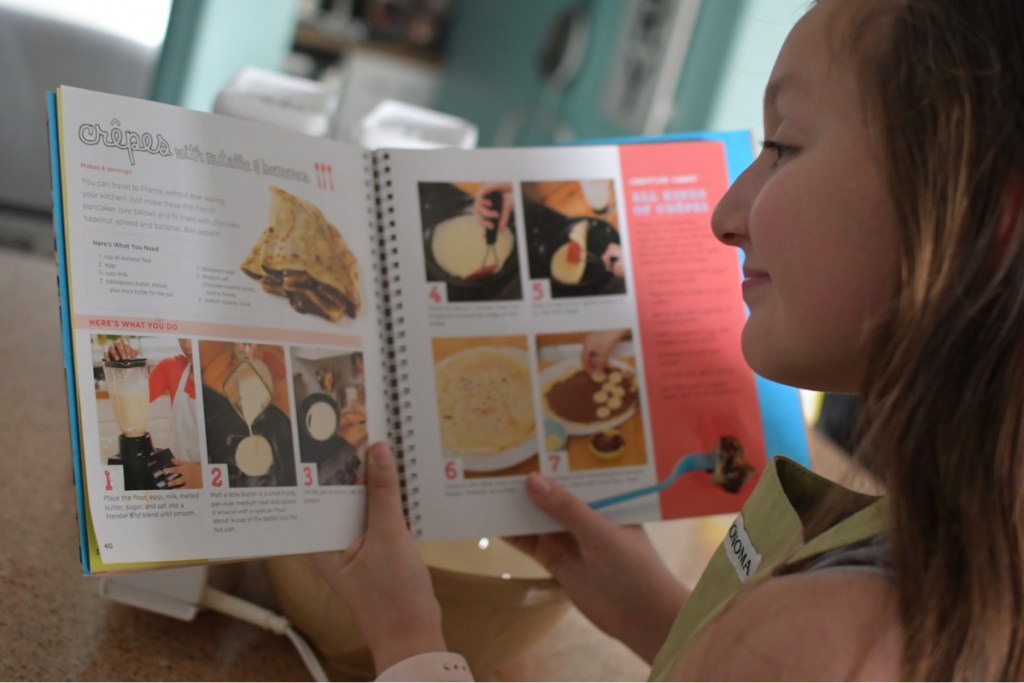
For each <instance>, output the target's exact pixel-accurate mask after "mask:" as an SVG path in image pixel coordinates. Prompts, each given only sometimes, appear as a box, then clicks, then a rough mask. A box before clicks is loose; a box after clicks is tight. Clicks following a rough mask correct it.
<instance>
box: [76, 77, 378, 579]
mask: <svg viewBox="0 0 1024 683" xmlns="http://www.w3.org/2000/svg"><path fill="white" fill-rule="evenodd" d="M58 96H59V124H60V125H59V137H60V145H61V146H60V151H61V161H62V169H63V173H62V194H63V204H64V214H63V218H64V221H63V227H64V235H63V239H64V246H65V248H66V260H67V269H68V281H69V283H70V287H69V289H70V291H69V298H70V323H71V338H72V346H73V359H74V370H75V379H76V382H77V386H78V396H77V407H78V411H79V434H78V435H77V436H78V437H79V438H80V441H81V466H82V472H83V480H84V483H85V486H86V488H87V491H88V513H89V516H90V518H91V521H92V524H93V527H94V529H95V537H96V538H95V541H96V546H97V547H96V552H98V555H97V557H96V559H97V560H101V561H102V563H104V564H109V563H126V562H138V561H147V562H151V561H170V560H184V559H223V558H230V557H244V556H253V555H270V554H285V553H299V552H308V551H313V550H323V549H329V548H339V547H344V546H345V545H346V544H347V543H348V542H350V541H351V540H352V539H354V538H355V537H356V536H357V535H358V534H359V533H360V532H361V531H362V527H363V504H364V489H363V486H362V484H363V481H364V462H365V457H366V449H367V445H368V443H370V442H371V441H372V440H374V439H381V438H386V420H385V406H384V399H383V396H384V393H385V392H384V381H383V378H382V362H383V354H382V351H381V343H380V335H381V329H382V328H381V325H380V323H379V304H378V298H377V297H378V294H377V290H376V287H375V279H376V278H377V272H376V255H375V248H376V240H375V236H374V229H373V227H372V224H371V215H370V210H371V206H372V202H371V201H370V198H369V196H368V191H367V190H368V181H367V175H366V173H365V166H366V159H365V157H364V154H363V152H362V150H360V149H358V148H355V147H351V146H347V145H343V144H340V143H334V142H331V141H327V140H323V139H316V138H310V137H306V136H302V135H298V134H294V133H291V132H288V131H285V130H282V129H278V128H274V127H270V126H264V125H260V124H255V123H251V122H246V121H240V120H236V119H231V118H227V117H222V116H215V115H210V114H202V113H197V112H192V111H188V110H184V109H180V108H176V107H170V106H165V105H161V104H156V103H151V102H144V101H141V100H134V99H128V98H122V97H116V96H111V95H103V94H99V93H93V92H89V91H84V90H78V89H74V88H67V87H65V88H62V89H61V90H60V91H59V93H58ZM112 359H113V360H112Z"/></svg>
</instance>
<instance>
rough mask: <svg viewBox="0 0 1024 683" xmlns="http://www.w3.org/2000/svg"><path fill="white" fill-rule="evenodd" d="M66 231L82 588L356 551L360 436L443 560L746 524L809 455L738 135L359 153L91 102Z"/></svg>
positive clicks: (61, 241)
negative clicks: (738, 245)
mask: <svg viewBox="0 0 1024 683" xmlns="http://www.w3.org/2000/svg"><path fill="white" fill-rule="evenodd" d="M49 103H50V107H49V110H50V113H49V121H50V139H51V161H52V167H53V174H52V175H53V195H54V224H55V230H56V245H57V265H58V281H59V287H60V300H61V319H62V328H63V337H64V352H65V364H66V370H67V372H66V377H67V388H68V396H69V412H70V417H71V440H72V448H73V455H74V471H75V479H76V484H77V489H78V496H79V524H80V528H81V539H82V541H81V546H82V548H81V549H82V561H83V565H84V568H85V571H86V572H87V573H97V572H106V571H121V570H128V569H139V568H149V567H153V566H154V565H163V564H172V563H182V562H189V563H195V562H206V561H219V560H229V559H235V558H246V557H258V556H269V555H284V554H294V553H305V552H312V551H321V550H328V549H336V548H343V547H345V546H347V545H348V544H349V543H350V542H352V541H353V540H354V539H355V538H356V537H357V536H358V535H359V534H360V533H361V532H362V529H363V524H364V503H365V489H364V481H365V467H364V463H365V458H366V454H367V449H368V446H369V444H371V443H373V442H375V441H378V440H388V441H390V442H391V443H392V444H394V445H395V447H396V455H397V457H398V459H399V465H400V473H401V476H402V480H403V482H404V488H405V503H406V509H407V518H408V522H409V525H410V528H411V529H412V532H413V534H414V535H415V536H416V538H418V539H420V540H424V541H430V540H450V539H459V538H472V537H481V536H490V535H518V534H524V533H533V532H542V531H550V530H554V529H555V528H556V527H555V524H554V522H553V521H552V520H551V519H550V518H548V517H546V516H545V515H543V514H542V513H541V512H539V511H538V510H537V509H536V508H535V507H534V506H533V505H532V504H531V502H530V501H529V499H528V497H527V495H526V491H525V485H524V480H525V478H526V476H527V475H528V474H529V473H531V472H540V473H542V474H544V475H546V476H549V477H553V478H554V479H556V480H557V481H559V482H560V483H562V484H563V485H565V486H567V487H568V488H570V489H571V490H572V491H573V492H574V493H575V494H576V495H578V496H580V497H581V498H583V499H584V500H586V501H588V502H590V503H591V504H592V505H593V506H594V507H596V508H599V509H601V510H602V512H603V513H605V514H606V515H608V516H609V517H610V518H611V519H613V520H615V521H617V522H620V523H639V522H644V521H652V520H659V519H670V518H677V517H684V516H694V515H705V514H714V513H724V512H731V511H736V510H738V509H739V508H740V507H741V506H742V504H743V502H744V501H745V499H746V497H747V496H748V495H749V493H750V491H751V490H752V488H753V486H754V484H755V483H756V480H757V478H758V476H759V475H760V473H761V472H762V471H763V470H764V468H765V464H766V458H767V457H768V456H770V455H774V454H777V453H778V454H785V455H787V456H789V457H792V458H794V459H796V460H798V461H803V462H806V461H807V445H806V440H805V433H804V427H803V420H802V417H801V412H800V406H799V399H798V396H797V393H796V391H795V390H794V389H791V388H788V387H782V386H779V385H776V384H773V383H771V382H767V381H765V380H764V379H762V378H759V377H757V376H755V375H754V374H753V372H752V371H751V370H750V369H749V368H748V367H747V365H746V363H745V362H744V360H743V356H742V354H741V351H740V342H739V339H740V331H741V329H742V326H743V322H744V318H745V315H746V312H745V309H744V305H743V302H742V298H741V294H740V280H741V276H740V264H739V258H738V256H737V251H736V250H734V249H728V248H725V247H723V246H722V245H720V244H718V243H717V242H716V240H715V238H714V237H713V235H712V233H711V230H710V227H709V221H710V216H711V210H712V208H713V207H714V205H715V203H716V202H717V201H718V200H719V198H720V197H721V196H722V194H723V193H724V192H725V190H726V188H727V187H728V184H729V183H730V182H731V180H732V179H733V178H734V177H735V175H736V174H737V173H738V172H739V171H741V170H742V169H743V168H744V167H745V166H746V165H747V164H748V163H749V161H750V160H751V156H752V145H751V141H750V138H749V136H748V135H747V134H746V133H714V134H711V133H709V134H701V135H695V136H691V137H689V138H687V139H676V140H661V141H651V140H645V141H636V142H625V143H619V144H601V145H588V146H570V147H549V148H530V149H526V148H523V149H479V150H468V151H467V150H416V151H412V150H377V151H369V150H364V149H361V148H359V147H356V146H353V145H347V144H343V143H339V142H334V141H330V140H324V139H321V138H312V137H307V136H303V135H299V134H295V133H292V132H289V131H286V130H282V129H278V128H274V127H270V126H266V125H261V124H256V123H252V122H248V121H241V120H236V119H231V118H226V117H222V116H216V115H211V114H204V113H198V112H194V111H189V110H185V109H181V108H178V107H172V106H168V105H163V104H157V103H152V102H147V101H142V100H135V99H129V98H125V97H119V96H113V95H106V94H100V93H96V92H90V91H86V90H80V89H75V88H70V87H62V88H60V89H58V90H57V91H56V92H54V93H51V95H50V98H49Z"/></svg>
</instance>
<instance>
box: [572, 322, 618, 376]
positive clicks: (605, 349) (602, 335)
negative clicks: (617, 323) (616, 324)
mask: <svg viewBox="0 0 1024 683" xmlns="http://www.w3.org/2000/svg"><path fill="white" fill-rule="evenodd" d="M628 332H629V330H605V331H602V332H591V333H590V334H588V335H587V336H586V337H584V338H583V349H582V352H581V353H580V363H582V364H583V368H584V369H585V370H586V371H587V372H588V373H590V374H591V375H593V374H594V373H597V372H600V371H602V370H604V369H605V367H607V365H608V358H609V357H610V356H611V355H612V350H613V349H614V348H615V345H616V344H618V343H619V342H620V341H622V339H623V338H625V336H626V334H627V333H628Z"/></svg>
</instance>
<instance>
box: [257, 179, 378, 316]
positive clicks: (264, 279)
mask: <svg viewBox="0 0 1024 683" xmlns="http://www.w3.org/2000/svg"><path fill="white" fill-rule="evenodd" d="M242 271H243V272H244V273H245V274H246V275H248V276H250V277H252V278H254V279H256V280H259V282H260V284H261V285H262V287H263V290H264V291H266V292H269V293H271V294H276V295H278V296H283V297H286V298H287V299H288V302H289V303H290V304H291V305H292V308H294V309H295V310H296V311H298V312H299V313H313V314H315V315H319V316H321V317H323V318H326V319H327V320H330V321H331V322H336V321H338V320H340V319H341V318H343V317H345V316H347V317H349V318H355V317H356V316H357V315H359V311H360V308H361V299H360V295H359V266H358V264H357V263H356V258H355V256H354V255H353V254H352V252H351V251H350V250H349V249H348V247H347V246H346V244H345V240H344V239H343V238H342V236H341V234H340V233H339V232H338V229H337V228H336V227H335V226H334V225H332V224H331V223H330V222H328V221H327V219H326V218H325V217H324V215H323V213H322V212H321V211H320V209H318V208H317V207H316V206H314V205H313V204H311V203H310V202H307V201H305V200H303V199H300V198H299V197H296V196H295V195H293V194H290V193H288V192H285V191H284V190H282V189H280V188H277V187H271V188H270V211H269V215H268V217H267V226H266V228H265V229H264V231H263V234H262V235H261V236H260V239H259V241H258V242H257V243H256V244H255V245H254V246H253V248H252V250H251V251H250V252H249V256H248V257H247V258H246V259H245V261H244V262H243V263H242Z"/></svg>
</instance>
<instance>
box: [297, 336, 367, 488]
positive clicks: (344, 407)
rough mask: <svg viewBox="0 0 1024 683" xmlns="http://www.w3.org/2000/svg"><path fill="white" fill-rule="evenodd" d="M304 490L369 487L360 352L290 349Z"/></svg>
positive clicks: (310, 348)
mask: <svg viewBox="0 0 1024 683" xmlns="http://www.w3.org/2000/svg"><path fill="white" fill-rule="evenodd" d="M290 352H291V361H292V363H291V369H292V387H293V389H294V391H295V410H296V416H295V418H296V419H295V423H296V425H297V431H298V433H299V461H300V462H301V467H302V485H303V486H317V485H319V486H351V485H355V484H362V483H363V482H364V481H365V474H366V469H365V463H366V449H367V447H368V437H367V431H366V389H365V385H364V382H365V375H364V372H363V354H362V352H361V351H340V350H338V349H325V348H316V347H304V346H297V347H291V349H290Z"/></svg>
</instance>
